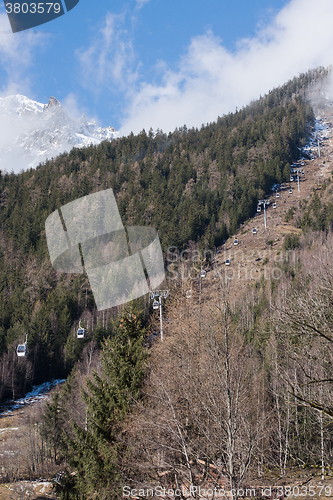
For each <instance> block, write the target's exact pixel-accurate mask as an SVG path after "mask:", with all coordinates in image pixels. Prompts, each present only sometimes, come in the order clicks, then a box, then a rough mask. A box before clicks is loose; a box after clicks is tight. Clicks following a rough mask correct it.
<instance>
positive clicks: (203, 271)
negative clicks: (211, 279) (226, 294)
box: [200, 269, 206, 278]
mask: <svg viewBox="0 0 333 500" xmlns="http://www.w3.org/2000/svg"><path fill="white" fill-rule="evenodd" d="M200 276H201V278H205V276H206V271H205V270H204V269H202V270H201V275H200Z"/></svg>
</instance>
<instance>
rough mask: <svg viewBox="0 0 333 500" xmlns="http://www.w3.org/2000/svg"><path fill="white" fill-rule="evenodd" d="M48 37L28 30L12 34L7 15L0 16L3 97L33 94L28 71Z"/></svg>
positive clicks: (0, 59)
mask: <svg viewBox="0 0 333 500" xmlns="http://www.w3.org/2000/svg"><path fill="white" fill-rule="evenodd" d="M47 37H48V35H47V34H45V33H36V32H33V31H31V30H27V31H24V32H21V33H15V34H14V33H12V32H11V27H10V24H9V20H8V16H7V14H0V70H1V71H2V73H3V75H4V76H2V78H1V82H0V93H1V95H2V96H5V95H11V94H18V93H22V94H28V93H30V92H31V82H30V78H29V77H28V76H27V74H28V70H30V67H31V66H32V64H33V62H34V61H33V59H34V55H35V53H36V49H38V50H40V49H41V47H42V46H43V44H44V43H43V42H44V41H45V39H46V38H47Z"/></svg>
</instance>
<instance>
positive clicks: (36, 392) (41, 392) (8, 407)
mask: <svg viewBox="0 0 333 500" xmlns="http://www.w3.org/2000/svg"><path fill="white" fill-rule="evenodd" d="M65 381H66V380H65V379H55V380H52V381H51V382H44V384H41V385H34V386H33V388H32V390H31V391H30V392H28V393H27V394H26V395H25V396H24V397H23V398H21V399H17V400H16V401H8V402H7V403H6V404H4V405H3V406H1V407H0V415H1V416H5V415H8V413H10V412H12V411H13V410H17V409H18V408H22V406H25V405H28V404H32V403H35V402H36V401H40V400H41V399H44V398H45V397H47V394H48V393H49V391H50V390H51V389H53V387H56V386H57V385H59V384H63V383H64V382H65Z"/></svg>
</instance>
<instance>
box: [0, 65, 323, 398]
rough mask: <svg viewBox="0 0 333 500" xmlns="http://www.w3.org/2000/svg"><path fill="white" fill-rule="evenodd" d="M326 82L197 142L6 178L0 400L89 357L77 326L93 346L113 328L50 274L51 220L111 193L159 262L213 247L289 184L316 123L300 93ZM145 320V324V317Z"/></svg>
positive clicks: (153, 145) (263, 103)
mask: <svg viewBox="0 0 333 500" xmlns="http://www.w3.org/2000/svg"><path fill="white" fill-rule="evenodd" d="M324 74H325V71H324V70H318V71H311V72H309V73H307V74H306V75H301V76H299V77H298V78H295V79H293V80H292V81H290V82H289V83H287V84H286V85H284V86H282V87H280V88H278V89H275V90H273V91H271V92H270V93H269V94H268V95H267V96H264V97H261V98H260V99H259V100H258V101H255V102H253V103H251V104H250V105H249V106H247V107H246V108H244V109H242V110H239V111H237V112H235V113H231V114H229V115H227V116H223V117H220V118H218V119H217V121H216V122H214V123H211V124H207V125H205V126H202V128H201V129H200V130H197V129H190V130H188V129H187V128H186V127H183V128H181V129H178V130H175V131H174V132H173V133H170V134H168V135H166V134H164V133H163V132H162V131H157V132H156V133H153V132H152V131H149V132H145V131H142V132H141V133H140V134H139V135H137V136H134V135H130V136H128V137H123V138H120V139H117V140H113V141H112V142H103V143H102V144H100V145H99V146H91V147H88V148H85V149H80V150H78V149H73V150H72V151H71V152H70V153H69V154H64V155H61V156H59V157H57V158H55V159H52V160H50V161H48V162H47V163H46V164H45V165H41V166H39V167H38V168H37V169H36V170H30V171H28V172H22V173H21V174H19V175H14V174H11V173H6V172H1V177H0V224H1V229H0V230H1V238H0V243H1V252H0V273H1V280H0V283H1V289H0V299H1V300H0V304H1V305H0V355H1V362H0V363H1V370H0V374H1V375H0V377H1V379H0V399H1V400H4V399H6V398H10V397H16V396H18V395H19V394H21V393H22V392H24V391H25V390H26V389H27V388H28V386H29V385H31V384H32V383H36V382H41V381H44V380H46V379H49V378H51V377H58V376H66V375H67V374H68V373H69V372H70V370H71V368H72V367H73V365H74V363H75V361H76V360H77V359H78V357H79V355H80V352H81V351H82V349H83V346H84V341H83V342H81V343H78V342H77V340H76V339H75V331H74V329H75V327H77V325H78V321H79V319H80V318H81V317H82V318H83V319H84V321H85V324H86V326H87V327H88V330H89V334H90V337H89V339H94V340H96V341H97V342H98V343H100V342H101V341H102V340H103V339H104V338H106V337H108V336H109V335H110V334H112V332H113V331H114V329H115V327H116V325H117V324H118V320H117V314H118V311H117V310H112V311H107V312H105V314H103V313H99V314H98V313H97V311H96V308H95V305H94V301H93V298H92V294H91V292H90V289H89V283H88V280H87V278H86V276H84V275H59V274H57V273H56V272H55V271H54V270H53V269H52V267H51V264H50V260H49V255H48V251H47V245H46V238H45V229H44V224H45V220H46V218H47V217H48V216H49V215H50V214H51V213H52V212H53V211H54V210H56V209H57V208H60V207H61V206H62V205H63V204H65V203H68V202H69V201H72V200H75V199H77V198H79V197H82V196H85V195H87V194H89V193H92V192H96V191H99V190H102V189H106V188H112V189H113V191H114V193H115V196H116V200H117V203H118V207H119V211H120V214H121V216H122V220H123V222H124V223H125V224H131V225H153V226H155V227H156V229H157V230H158V233H159V237H160V240H161V244H162V248H163V250H164V251H166V250H167V248H168V247H169V246H176V247H178V248H179V249H183V248H186V247H187V246H188V244H189V242H190V241H194V242H196V243H199V247H200V248H212V247H213V246H214V245H215V246H218V245H220V244H221V243H222V242H223V241H224V240H225V239H226V238H227V237H228V236H229V235H231V234H233V232H234V231H235V230H236V228H237V227H238V226H239V224H240V223H241V222H243V221H244V220H246V219H248V218H249V217H250V216H251V215H252V214H253V213H254V212H255V207H256V204H257V200H258V199H260V198H262V197H263V196H264V195H265V194H267V193H268V192H269V191H270V189H271V187H272V185H273V184H274V183H279V182H281V181H284V180H287V179H288V177H289V175H290V167H289V164H290V163H291V162H292V161H294V160H296V159H297V158H298V156H299V148H300V147H302V146H303V145H304V144H305V141H306V139H307V137H308V136H309V134H310V131H311V128H312V126H313V121H314V116H313V112H312V109H311V107H310V105H309V103H307V102H306V100H305V98H304V96H305V91H306V88H307V86H309V85H310V84H312V83H313V82H314V81H316V80H318V79H320V78H322V76H323V75H324ZM217 114H218V110H217ZM145 304H146V303H145ZM141 306H144V303H142V304H141ZM145 311H146V318H147V315H148V313H149V311H148V307H147V305H146V306H145ZM25 332H28V333H29V336H28V344H29V350H30V354H29V357H28V359H27V360H26V359H24V360H23V361H22V360H18V359H17V358H16V355H15V347H16V345H17V344H18V343H19V342H22V341H24V333H25Z"/></svg>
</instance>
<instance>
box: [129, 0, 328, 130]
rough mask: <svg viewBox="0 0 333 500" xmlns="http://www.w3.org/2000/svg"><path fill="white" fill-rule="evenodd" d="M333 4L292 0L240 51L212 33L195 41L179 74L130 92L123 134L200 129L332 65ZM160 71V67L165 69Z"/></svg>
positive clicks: (241, 43) (242, 42)
mask: <svg viewBox="0 0 333 500" xmlns="http://www.w3.org/2000/svg"><path fill="white" fill-rule="evenodd" d="M332 23H333V2H332V0H316V2H313V0H291V1H290V2H289V4H288V5H287V6H285V7H284V8H283V9H282V10H281V11H280V12H279V13H278V14H277V16H276V17H275V18H274V19H273V21H272V22H271V23H270V25H268V26H266V27H265V28H261V29H260V30H259V31H258V33H257V35H256V36H255V37H254V38H251V39H244V40H240V41H239V43H238V46H237V49H236V51H235V52H230V51H228V50H226V49H225V47H224V46H223V44H222V42H221V40H220V39H219V38H218V37H216V36H214V34H213V33H212V32H207V33H206V34H205V35H203V36H197V37H194V38H193V39H192V40H191V43H190V45H189V47H188V50H187V52H186V53H185V54H184V55H183V56H182V57H181V59H180V61H179V64H178V68H177V70H171V69H165V70H164V73H163V76H162V79H161V83H160V84H159V85H156V84H151V83H148V82H143V83H141V86H140V88H139V89H138V90H137V91H134V92H132V93H130V94H129V95H130V104H129V106H128V109H127V113H126V115H125V119H124V121H123V125H122V128H121V133H123V134H128V133H130V132H131V131H133V132H134V133H137V132H139V131H140V130H142V129H143V128H145V129H146V130H149V128H150V127H153V129H157V128H160V129H163V130H164V131H165V132H168V131H170V130H174V128H175V127H179V126H182V125H184V124H186V125H187V126H188V127H192V126H197V127H200V126H201V125H202V124H203V123H207V122H210V121H215V120H216V118H217V116H221V115H223V114H224V113H228V112H229V111H234V110H235V108H236V107H241V106H243V105H246V104H248V103H249V102H250V101H251V100H252V99H256V98H258V97H259V95H260V94H264V93H266V92H268V91H269V90H270V89H272V88H273V87H276V86H278V85H281V84H283V83H284V82H286V81H287V80H288V79H290V78H292V77H293V76H295V75H297V74H298V73H299V72H305V71H307V70H308V69H310V68H314V67H316V66H318V65H323V66H327V65H329V64H331V63H332V62H333V54H332V47H333V30H332ZM160 67H161V66H160Z"/></svg>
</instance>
